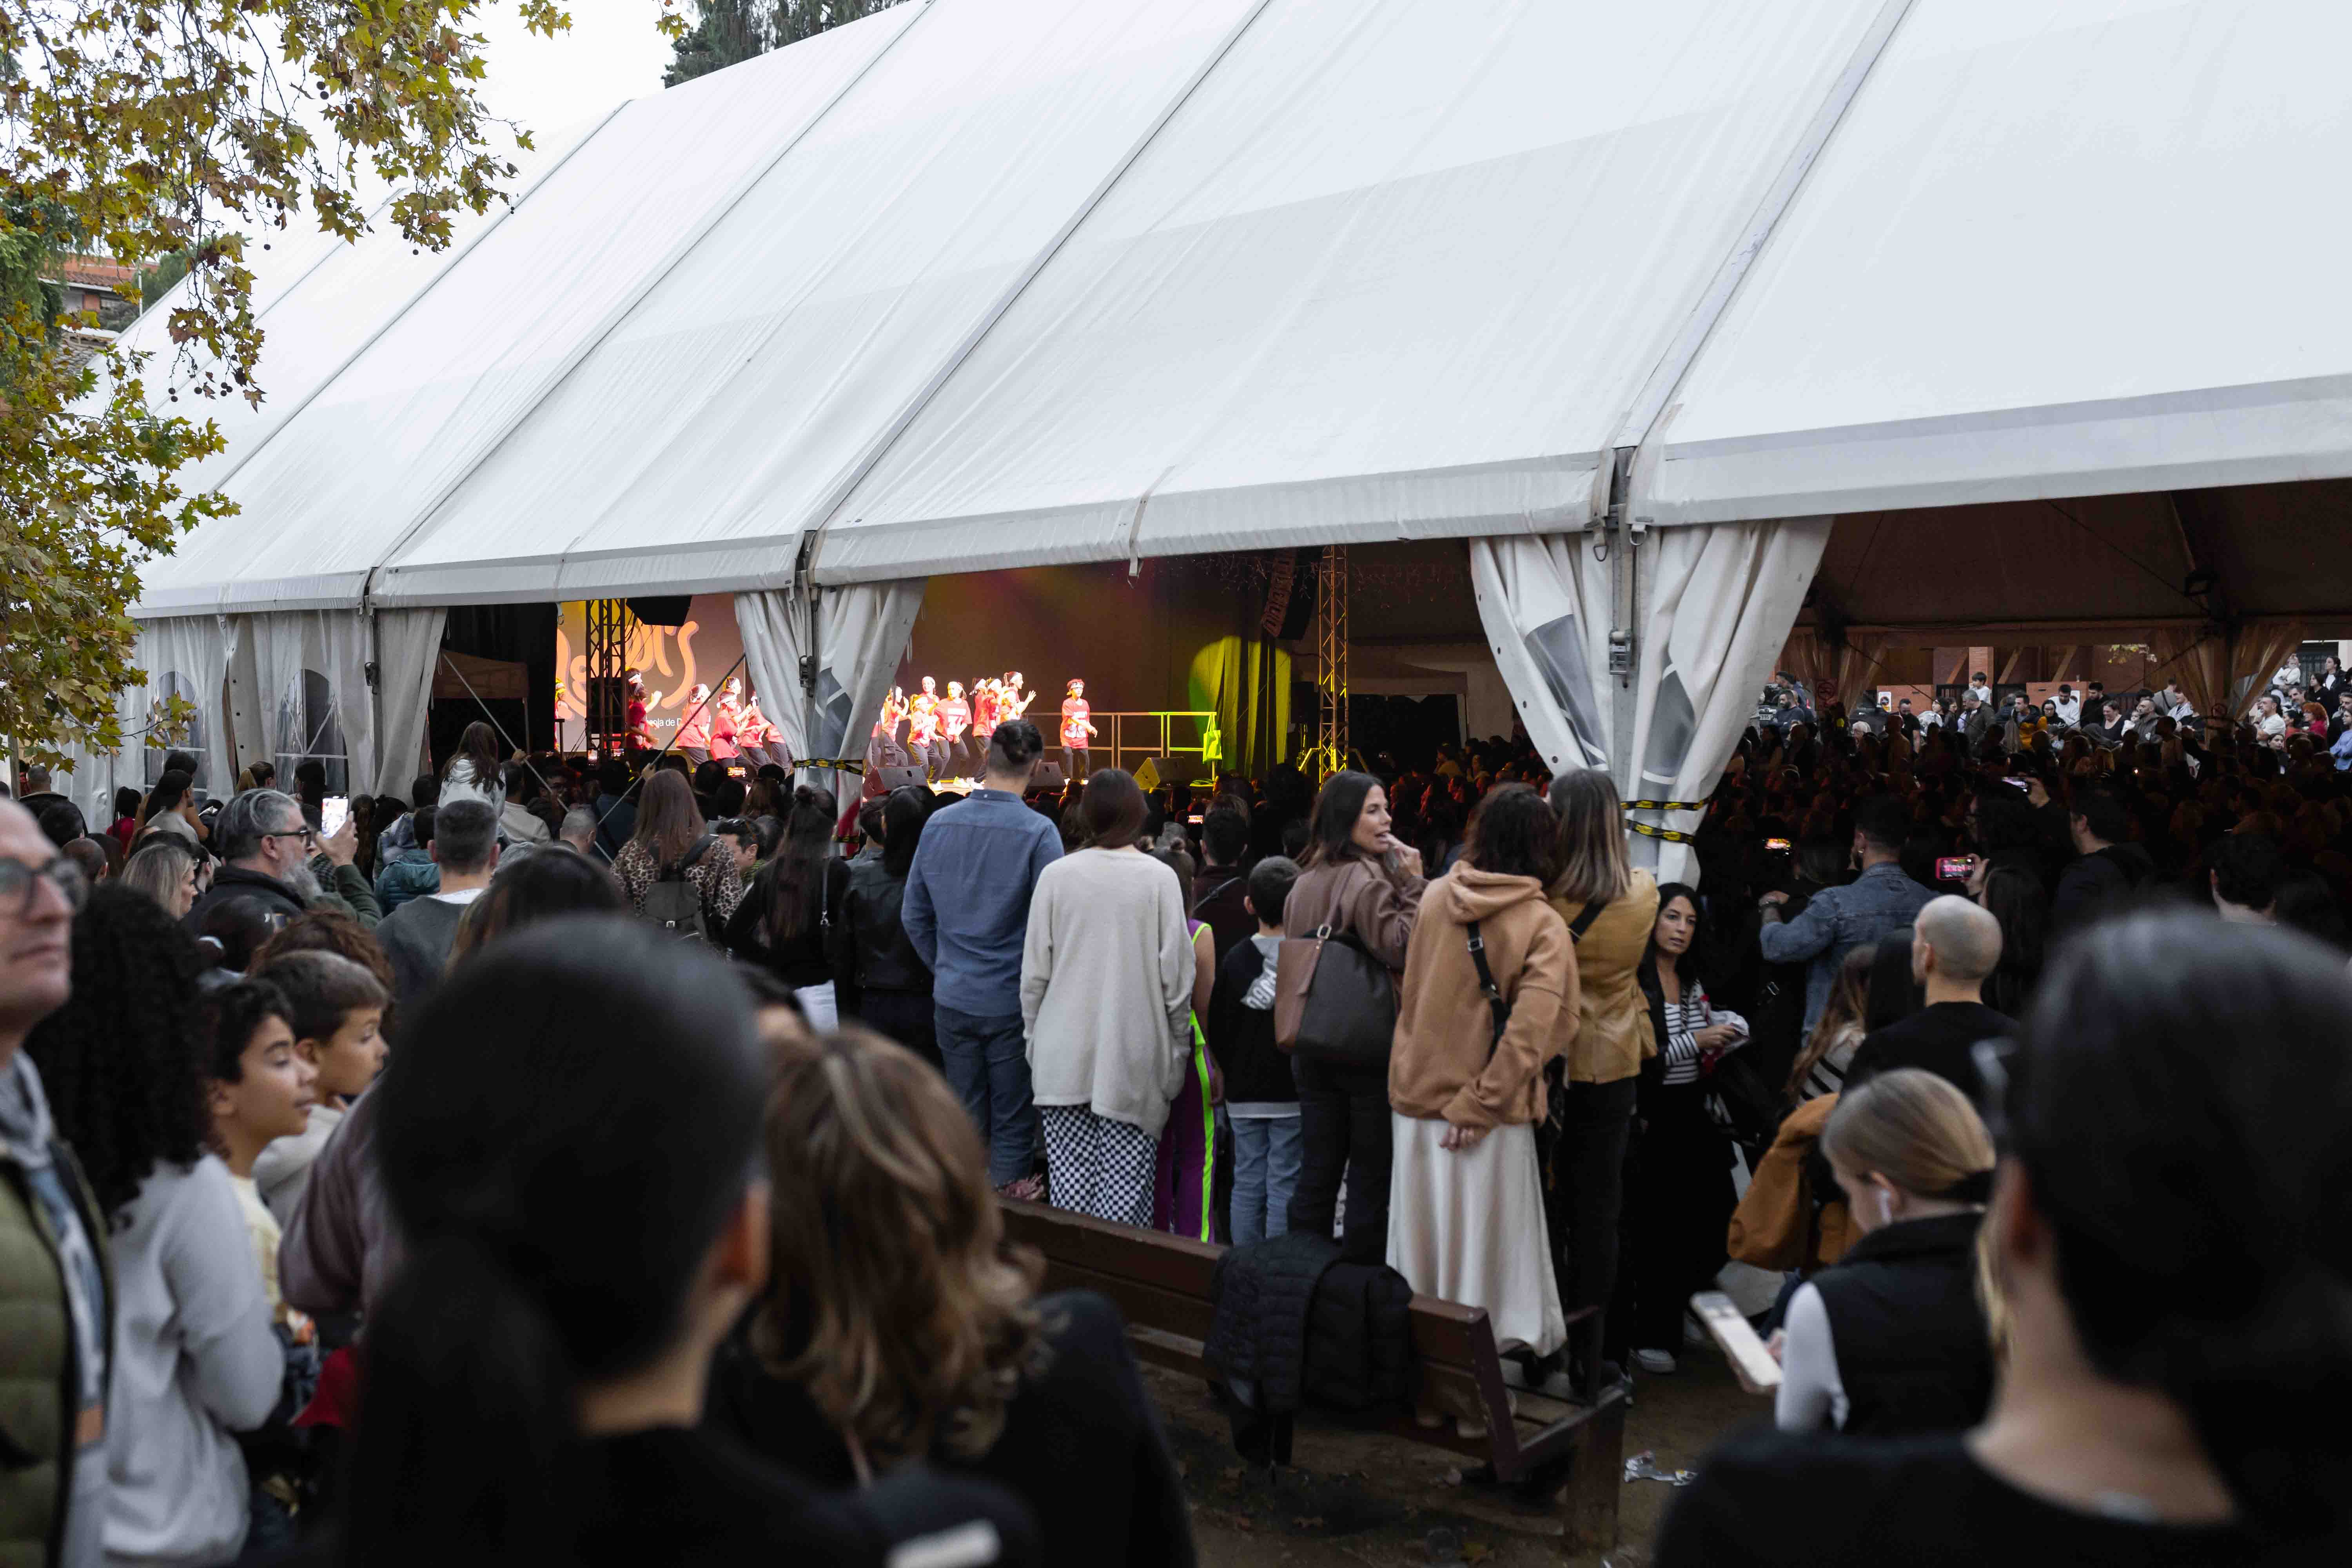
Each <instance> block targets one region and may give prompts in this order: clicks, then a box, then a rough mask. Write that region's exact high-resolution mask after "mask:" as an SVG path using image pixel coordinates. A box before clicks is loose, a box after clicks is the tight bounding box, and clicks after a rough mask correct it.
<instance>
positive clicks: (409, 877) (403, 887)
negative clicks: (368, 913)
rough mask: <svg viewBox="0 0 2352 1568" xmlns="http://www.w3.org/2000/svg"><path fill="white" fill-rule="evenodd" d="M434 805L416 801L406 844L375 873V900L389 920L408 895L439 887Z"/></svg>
mask: <svg viewBox="0 0 2352 1568" xmlns="http://www.w3.org/2000/svg"><path fill="white" fill-rule="evenodd" d="M440 811H441V808H440V807H439V806H437V805H420V806H418V807H417V808H416V809H415V811H414V812H413V813H411V814H410V815H409V816H408V818H407V828H408V837H407V843H406V846H405V847H404V848H402V849H401V850H400V851H399V852H398V853H396V854H395V855H394V856H393V858H391V859H389V860H387V861H385V862H384V863H383V866H382V867H381V868H378V869H377V871H376V874H375V901H376V903H377V904H378V906H380V907H381V908H382V909H383V913H384V918H385V919H386V920H389V919H391V918H392V916H393V915H394V913H395V912H397V911H398V910H399V909H400V908H401V906H402V905H404V904H405V903H407V902H408V901H409V900H411V899H421V898H424V897H425V895H426V894H428V893H437V892H439V891H440V890H441V867H440V865H439V863H438V862H436V860H435V859H434V858H433V830H434V826H435V824H436V821H437V820H438V817H439V816H440Z"/></svg>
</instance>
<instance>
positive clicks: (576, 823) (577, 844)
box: [556, 805, 604, 863]
mask: <svg viewBox="0 0 2352 1568" xmlns="http://www.w3.org/2000/svg"><path fill="white" fill-rule="evenodd" d="M556 842H557V843H559V844H561V845H562V846H563V847H565V848H566V849H569V850H571V851H572V852H573V853H574V854H578V855H595V857H596V859H597V860H598V861H599V862H600V863H604V856H602V855H597V854H596V808H595V807H593V806H589V805H575V806H573V807H572V809H571V810H570V811H567V812H565V813H564V814H563V830H562V832H561V833H559V834H557V835H556Z"/></svg>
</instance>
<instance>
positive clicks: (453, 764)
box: [440, 719, 507, 816]
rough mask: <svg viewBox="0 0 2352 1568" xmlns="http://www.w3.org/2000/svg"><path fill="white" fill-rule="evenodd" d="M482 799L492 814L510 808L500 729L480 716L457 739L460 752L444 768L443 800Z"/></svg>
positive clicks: (445, 802)
mask: <svg viewBox="0 0 2352 1568" xmlns="http://www.w3.org/2000/svg"><path fill="white" fill-rule="evenodd" d="M459 800H478V801H480V802H481V803H482V804H483V805H487V806H488V807H489V808H490V812H491V815H492V816H496V815H497V814H499V812H502V811H504V810H505V809H506V805H507V786H506V776H505V773H503V771H502V770H501V769H500V767H499V736H498V731H495V730H493V729H491V728H490V727H489V725H488V724H486V723H484V722H483V721H480V720H478V719H477V720H476V721H474V722H472V723H470V724H468V725H467V726H466V732H465V734H464V735H462V736H460V737H459V738H458V741H457V755H456V756H454V757H451V758H450V759H449V765H448V766H447V767H446V768H444V769H442V770H441V801H440V804H442V805H448V804H449V803H451V802H453V801H459Z"/></svg>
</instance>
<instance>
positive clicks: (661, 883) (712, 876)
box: [613, 768, 743, 947]
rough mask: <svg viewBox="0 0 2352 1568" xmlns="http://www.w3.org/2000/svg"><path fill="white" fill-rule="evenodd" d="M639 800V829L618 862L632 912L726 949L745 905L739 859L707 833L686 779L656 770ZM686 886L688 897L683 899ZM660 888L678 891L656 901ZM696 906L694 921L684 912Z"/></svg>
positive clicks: (642, 784)
mask: <svg viewBox="0 0 2352 1568" xmlns="http://www.w3.org/2000/svg"><path fill="white" fill-rule="evenodd" d="M637 795H638V801H637V815H636V826H635V830H634V831H633V832H632V833H631V834H630V836H629V841H628V843H627V844H625V845H624V846H622V848H621V852H620V854H618V855H617V856H615V857H614V859H613V874H614V876H615V877H617V878H619V879H620V883H621V891H622V892H623V893H624V894H625V895H626V896H627V898H628V900H629V909H630V911H631V912H632V913H634V914H635V915H636V916H637V917H638V918H639V919H640V920H649V921H655V922H656V923H657V924H665V925H672V926H673V929H674V930H675V932H676V934H678V935H681V936H695V937H698V938H699V939H700V940H701V941H703V942H708V943H709V945H711V946H713V947H718V946H720V945H722V944H723V942H724V940H725V936H726V931H727V922H728V921H730V920H732V919H733V918H734V916H735V910H736V906H738V905H740V903H742V901H743V879H742V875H741V873H740V872H738V871H737V870H736V869H735V857H734V856H733V855H731V854H729V853H728V852H727V851H726V850H725V849H723V848H721V847H719V842H718V840H716V839H714V838H712V837H709V835H708V834H706V833H705V832H704V831H703V820H702V811H701V808H700V807H698V806H697V805H695V804H694V791H693V789H692V787H691V786H689V785H688V783H687V782H686V775H685V774H684V773H678V772H677V771H675V770H673V769H669V768H656V769H654V770H653V771H652V772H651V773H647V774H646V775H645V776H644V777H643V778H641V779H639V780H638V781H637ZM680 885H683V887H684V888H685V889H688V891H687V892H686V893H684V894H678V893H677V892H676V891H675V889H677V887H678V886H680ZM658 887H668V888H670V889H673V890H672V891H671V892H666V893H664V894H663V895H662V896H661V897H660V898H659V899H655V898H654V897H653V895H654V890H655V889H656V888H658ZM648 900H651V901H652V908H651V909H650V910H649V909H648ZM689 906H690V907H691V909H692V910H693V911H694V912H693V913H692V914H691V915H688V913H686V912H685V911H686V910H687V909H688V907H689ZM673 922H674V924H673Z"/></svg>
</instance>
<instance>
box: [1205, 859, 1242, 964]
mask: <svg viewBox="0 0 2352 1568" xmlns="http://www.w3.org/2000/svg"><path fill="white" fill-rule="evenodd" d="M1192 886H1193V887H1195V888H1197V889H1200V898H1199V899H1198V900H1196V901H1195V902H1194V903H1193V905H1192V918H1193V919H1194V920H1196V921H1201V922H1202V924H1204V925H1206V926H1207V927H1208V928H1209V941H1210V943H1211V944H1212V945H1213V947H1214V948H1215V949H1216V953H1217V962H1218V963H1224V961H1225V955H1226V954H1227V953H1229V952H1233V951H1234V948H1236V947H1239V946H1240V945H1241V944H1242V943H1244V942H1247V941H1248V940H1249V939H1250V938H1251V937H1253V936H1255V935H1256V934H1257V917H1256V916H1255V915H1254V914H1252V913H1250V912H1249V910H1245V909H1244V908H1243V907H1242V900H1244V899H1245V898H1247V897H1248V896H1249V878H1248V877H1247V876H1246V875H1244V873H1243V871H1242V869H1241V868H1239V867H1237V866H1211V867H1209V868H1206V869H1204V870H1202V873H1201V875H1200V876H1199V878H1197V879H1195V880H1194V881H1193V883H1192Z"/></svg>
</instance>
